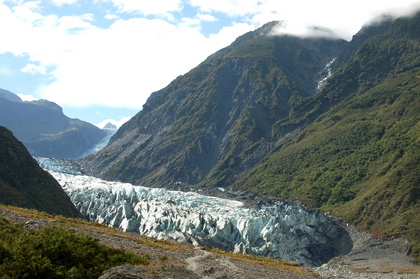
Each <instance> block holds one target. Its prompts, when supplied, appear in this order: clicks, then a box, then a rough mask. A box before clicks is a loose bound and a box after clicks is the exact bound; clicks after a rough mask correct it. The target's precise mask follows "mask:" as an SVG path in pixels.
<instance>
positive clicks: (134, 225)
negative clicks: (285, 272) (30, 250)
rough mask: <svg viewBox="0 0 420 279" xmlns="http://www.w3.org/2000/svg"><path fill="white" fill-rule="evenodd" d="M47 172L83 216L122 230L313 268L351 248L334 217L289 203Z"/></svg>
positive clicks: (347, 237)
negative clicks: (254, 204) (257, 203)
mask: <svg viewBox="0 0 420 279" xmlns="http://www.w3.org/2000/svg"><path fill="white" fill-rule="evenodd" d="M50 172H51V173H52V175H53V176H54V177H55V178H56V179H57V181H59V183H60V184H61V185H62V187H63V189H64V190H65V191H66V193H67V194H68V195H69V196H70V198H71V200H72V202H73V203H74V204H75V206H76V207H77V208H78V209H79V210H80V211H81V212H82V213H83V214H85V215H86V216H87V218H88V219H89V220H91V221H97V222H100V223H105V224H107V225H109V226H111V227H115V228H118V229H121V230H124V231H131V232H139V233H141V234H144V235H147V236H150V237H155V238H158V239H174V240H178V241H187V242H190V243H194V244H196V245H202V246H207V247H212V248H219V249H224V250H228V251H234V252H238V253H251V254H254V255H259V256H265V257H271V258H281V259H285V260H289V261H296V262H299V263H300V264H302V265H306V266H319V265H321V264H323V263H325V262H327V261H328V260H329V259H331V258H332V257H334V256H337V255H340V254H345V253H348V252H349V251H350V249H351V240H350V237H349V235H348V233H347V231H346V230H345V229H344V228H343V226H342V224H341V222H340V221H339V220H337V219H334V218H331V217H329V216H326V215H325V214H323V213H321V212H319V211H316V210H311V209H308V208H305V207H302V206H300V205H298V204H295V203H292V202H288V201H282V202H276V203H275V204H270V205H265V206H262V207H260V208H258V209H250V208H245V207H244V206H243V204H242V203H241V202H239V201H234V200H227V199H222V198H216V197H209V196H204V195H200V194H198V193H194V192H180V191H169V190H166V189H163V188H147V187H142V186H134V185H131V184H128V183H120V182H109V181H103V180H100V179H98V178H94V177H90V176H83V175H75V174H66V173H62V172H54V171H50Z"/></svg>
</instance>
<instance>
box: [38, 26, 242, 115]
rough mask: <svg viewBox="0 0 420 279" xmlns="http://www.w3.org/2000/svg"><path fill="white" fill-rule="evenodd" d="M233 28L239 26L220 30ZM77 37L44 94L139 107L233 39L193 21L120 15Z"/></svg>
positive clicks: (67, 101)
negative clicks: (207, 32)
mask: <svg viewBox="0 0 420 279" xmlns="http://www.w3.org/2000/svg"><path fill="white" fill-rule="evenodd" d="M242 28H243V26H242ZM227 30H230V31H229V32H234V31H233V30H235V28H233V27H232V28H229V29H226V30H224V32H222V33H221V35H220V36H226V34H227V33H228V31H227ZM73 38H74V40H76V41H75V42H73V45H72V46H70V45H67V46H68V47H69V50H68V51H69V52H68V53H66V52H63V53H62V54H61V56H60V57H57V59H58V61H59V63H58V64H57V69H56V70H55V71H54V76H55V78H56V81H55V82H53V83H52V84H50V86H49V87H48V88H47V90H46V91H45V92H44V96H43V98H46V99H49V100H52V101H55V102H57V103H59V104H69V105H77V104H80V103H81V102H83V103H85V104H103V105H109V106H126V107H136V108H140V107H141V106H142V105H143V104H144V102H145V101H146V99H147V98H148V96H149V95H150V93H152V92H154V91H156V90H159V89H161V88H163V87H164V86H166V85H167V84H168V83H169V82H170V81H172V80H173V79H174V78H175V77H177V76H178V75H180V74H184V73H185V72H187V71H188V70H190V69H191V68H193V67H195V66H196V65H198V64H199V63H200V62H201V61H203V60H204V59H205V58H206V57H207V56H208V55H210V54H211V53H213V52H214V51H216V50H218V49H219V48H221V47H223V46H225V45H221V44H220V41H223V42H226V41H227V39H226V38H221V37H220V38H219V40H218V36H216V35H214V36H212V38H211V39H210V40H209V39H207V38H206V37H204V36H203V35H201V34H200V32H199V31H198V30H197V29H195V28H193V27H188V26H184V25H180V26H176V25H173V24H170V23H168V22H166V21H163V20H159V19H155V20H147V19H130V20H121V19H120V20H118V21H116V22H115V23H114V24H112V25H111V27H110V28H109V29H107V30H103V29H98V28H94V27H89V28H87V29H85V30H83V31H81V32H80V34H78V35H74V36H73ZM222 39H223V40H222ZM231 39H232V38H230V41H231ZM43 59H45V60H48V59H47V58H43Z"/></svg>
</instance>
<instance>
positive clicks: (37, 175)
mask: <svg viewBox="0 0 420 279" xmlns="http://www.w3.org/2000/svg"><path fill="white" fill-rule="evenodd" d="M0 203H2V204H6V205H13V206H19V207H25V208H33V209H37V210H39V211H45V212H47V213H50V214H54V215H63V216H68V217H80V218H81V217H83V216H82V215H81V214H80V212H79V211H78V210H77V209H76V208H75V207H74V205H73V204H72V203H71V201H70V199H69V197H68V196H67V195H66V193H65V192H64V191H63V189H62V188H61V186H60V184H58V182H57V181H56V180H55V179H54V178H53V177H52V176H51V175H50V174H49V173H48V172H46V171H44V170H43V169H41V168H40V167H39V165H38V164H37V162H36V161H35V159H34V158H32V156H31V155H30V154H29V152H28V150H27V149H26V148H25V146H24V145H23V144H22V143H21V142H19V141H18V140H17V139H16V138H15V137H14V136H13V134H12V133H11V132H10V131H9V130H7V129H6V128H4V127H1V126H0Z"/></svg>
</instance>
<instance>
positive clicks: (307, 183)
mask: <svg viewBox="0 0 420 279" xmlns="http://www.w3.org/2000/svg"><path fill="white" fill-rule="evenodd" d="M379 27H380V28H379ZM376 28H377V29H378V28H379V29H381V30H382V32H379V33H377V34H373V35H372V36H370V37H369V36H368V37H366V30H362V31H361V32H360V33H359V34H357V35H356V36H355V38H354V40H356V41H360V40H361V38H360V37H361V36H364V42H363V43H361V42H360V43H359V47H358V48H354V49H355V51H353V52H352V53H350V55H348V57H349V60H348V61H347V62H346V63H343V64H342V66H341V67H339V68H338V69H337V70H336V71H335V73H334V74H333V75H332V77H331V78H330V79H329V80H328V82H327V84H326V85H325V87H324V89H323V90H322V91H321V92H320V93H319V94H317V95H316V96H313V97H311V98H308V99H306V100H304V101H302V102H301V103H300V104H298V105H296V106H295V107H294V108H293V111H292V113H291V115H290V117H289V118H287V119H285V120H280V121H279V122H278V123H276V124H275V125H274V126H273V130H275V132H274V134H277V135H278V137H281V136H282V135H284V134H285V133H287V132H288V131H291V130H293V129H294V128H296V127H305V128H304V129H303V130H302V131H300V132H299V133H296V135H295V136H294V137H293V138H291V139H290V140H289V141H282V142H281V143H280V144H279V145H278V147H277V148H276V149H275V150H274V151H273V152H271V153H270V155H269V156H267V157H266V158H265V159H264V160H263V161H262V162H261V163H260V164H258V165H257V166H256V167H255V168H254V169H253V170H252V171H250V172H248V173H247V174H246V175H244V176H243V177H242V178H241V179H239V180H238V181H237V182H236V183H235V184H234V185H233V187H235V188H240V189H247V190H252V191H255V192H258V193H265V194H270V195H275V196H281V197H283V198H288V199H299V200H301V201H303V202H304V203H306V204H307V205H310V206H312V207H315V208H320V209H322V210H324V211H329V212H331V213H332V214H334V215H338V216H341V217H342V218H344V219H345V220H347V221H348V222H350V223H353V224H356V225H358V226H359V227H361V228H364V229H366V230H370V231H380V232H382V233H385V234H386V235H387V236H391V235H401V234H404V235H406V236H407V237H408V238H409V239H410V241H411V245H412V247H411V252H412V253H413V254H414V255H417V262H418V263H419V262H420V256H419V255H420V232H419V228H420V218H419V212H420V203H419V199H420V168H419V166H420V141H419V139H420V114H419V113H420V94H419V92H420V79H419V77H420V55H419V54H420V32H419V31H420V30H419V28H420V14H417V15H416V16H414V17H412V18H400V19H398V20H395V21H393V22H389V21H388V20H387V21H385V22H384V25H382V26H376ZM370 30H372V28H370Z"/></svg>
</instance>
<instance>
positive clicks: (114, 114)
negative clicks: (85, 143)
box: [0, 0, 420, 126]
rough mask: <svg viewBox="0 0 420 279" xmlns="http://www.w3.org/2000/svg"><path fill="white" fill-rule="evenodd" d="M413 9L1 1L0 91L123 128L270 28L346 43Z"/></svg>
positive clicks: (305, 0)
mask: <svg viewBox="0 0 420 279" xmlns="http://www.w3.org/2000/svg"><path fill="white" fill-rule="evenodd" d="M419 9H420V0H416V1H414V0H398V1H395V0H392V1H391V0H381V1H378V0H352V1H348V0H347V1H342V0H317V1H313V0H293V1H292V0H211V1H209V0H153V1H150V0H149V1H145V0H92V1H88V0H35V1H21V0H0V38H1V40H0V42H1V43H0V88H2V89H6V90H9V91H11V92H13V93H15V94H18V95H19V96H20V97H21V98H22V99H24V100H32V99H47V100H49V101H52V102H55V103H57V104H58V105H60V106H61V107H62V108H63V110H64V113H65V114H66V115H67V116H69V117H71V118H79V119H81V120H84V121H88V122H90V123H93V124H97V125H99V126H100V123H102V125H103V124H106V123H107V122H108V121H110V120H108V119H113V120H114V123H116V124H117V125H120V124H121V123H123V122H124V121H126V120H128V119H129V118H130V117H132V116H133V115H135V114H136V113H137V112H139V111H140V110H141V108H142V106H143V104H144V103H145V102H146V100H147V98H148V97H149V96H150V94H151V93H153V92H154V91H157V90H160V89H162V88H164V87H166V86H167V85H168V84H169V83H170V82H171V81H172V80H174V79H175V78H176V77H177V76H179V75H183V74H185V73H187V72H188V71H189V70H191V69H192V68H194V67H195V66H197V65H198V64H199V63H200V62H202V61H204V60H205V59H206V58H207V57H208V56H209V55H211V54H212V53H214V52H216V51H217V50H219V49H221V48H223V47H226V46H228V45H229V44H231V43H232V42H233V41H234V40H235V39H236V38H237V37H238V36H240V35H242V34H244V33H246V32H249V31H253V30H255V29H256V28H258V27H261V26H262V25H263V24H265V23H267V22H270V21H273V20H278V21H280V20H281V21H284V22H285V23H286V24H284V25H283V26H285V28H286V29H285V30H284V32H286V33H293V34H300V35H302V34H306V30H307V28H308V27H310V26H322V27H326V28H330V29H331V30H333V31H334V32H335V33H336V34H338V35H339V36H340V37H342V38H344V39H346V40H350V39H351V37H352V35H354V34H355V33H356V32H357V31H359V30H360V28H361V27H362V25H363V24H365V23H367V22H369V21H371V20H373V19H374V18H376V17H377V16H379V15H381V14H383V13H388V14H392V15H394V16H400V15H404V14H407V13H413V12H415V11H417V10H419Z"/></svg>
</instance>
